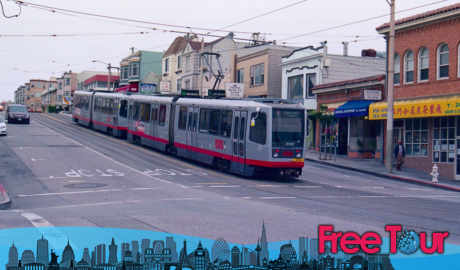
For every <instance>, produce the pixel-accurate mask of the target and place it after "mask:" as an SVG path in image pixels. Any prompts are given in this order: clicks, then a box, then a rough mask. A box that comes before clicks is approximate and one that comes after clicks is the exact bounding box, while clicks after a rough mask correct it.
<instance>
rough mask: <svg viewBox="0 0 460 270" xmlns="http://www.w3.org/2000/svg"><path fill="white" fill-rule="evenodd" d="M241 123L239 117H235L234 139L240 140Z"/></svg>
mask: <svg viewBox="0 0 460 270" xmlns="http://www.w3.org/2000/svg"><path fill="white" fill-rule="evenodd" d="M239 122H240V118H239V117H238V116H237V117H235V129H234V130H233V139H235V140H236V139H238V124H239Z"/></svg>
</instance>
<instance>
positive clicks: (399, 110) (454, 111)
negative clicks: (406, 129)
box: [369, 94, 460, 120]
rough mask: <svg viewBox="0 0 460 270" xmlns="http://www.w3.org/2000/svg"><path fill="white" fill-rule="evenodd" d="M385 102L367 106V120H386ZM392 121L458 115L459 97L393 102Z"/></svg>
mask: <svg viewBox="0 0 460 270" xmlns="http://www.w3.org/2000/svg"><path fill="white" fill-rule="evenodd" d="M387 107H388V105H387V102H386V101H381V102H375V103H373V104H371V105H370V106H369V120H382V119H386V118H387ZM393 115H394V119H398V118H399V119H401V118H417V117H435V116H449V115H460V95H459V94H455V95H443V96H431V97H423V98H411V99H402V100H395V102H394V114H393Z"/></svg>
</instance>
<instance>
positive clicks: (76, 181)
mask: <svg viewBox="0 0 460 270" xmlns="http://www.w3.org/2000/svg"><path fill="white" fill-rule="evenodd" d="M68 182H69V183H82V182H86V181H84V180H73V181H68Z"/></svg>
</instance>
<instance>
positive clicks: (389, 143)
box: [385, 0, 395, 173]
mask: <svg viewBox="0 0 460 270" xmlns="http://www.w3.org/2000/svg"><path fill="white" fill-rule="evenodd" d="M387 2H388V0H387ZM388 3H389V4H390V7H391V13H390V34H389V37H388V47H389V48H388V73H387V82H388V96H387V104H388V106H387V140H386V147H385V171H386V172H387V173H392V170H393V162H392V158H393V108H394V104H393V103H394V73H395V72H394V57H395V0H391V3H390V2H388Z"/></svg>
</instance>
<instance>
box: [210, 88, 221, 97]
mask: <svg viewBox="0 0 460 270" xmlns="http://www.w3.org/2000/svg"><path fill="white" fill-rule="evenodd" d="M208 96H210V97H225V90H214V91H212V89H208Z"/></svg>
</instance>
